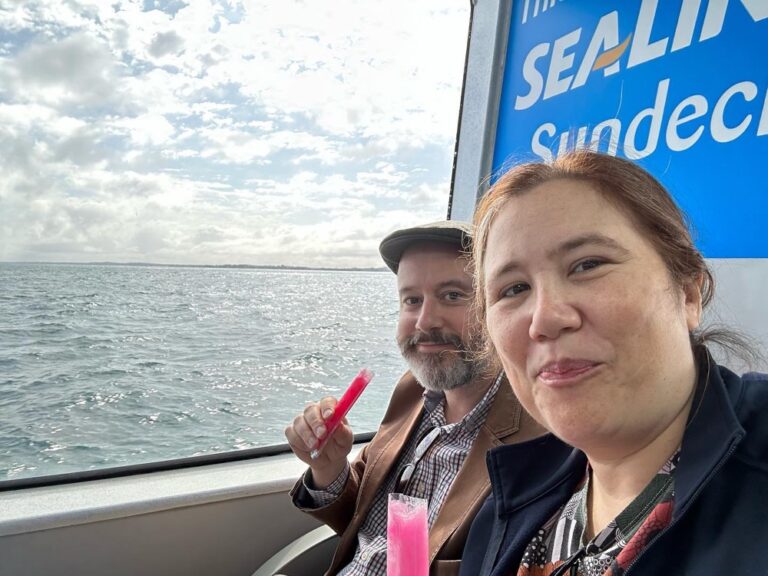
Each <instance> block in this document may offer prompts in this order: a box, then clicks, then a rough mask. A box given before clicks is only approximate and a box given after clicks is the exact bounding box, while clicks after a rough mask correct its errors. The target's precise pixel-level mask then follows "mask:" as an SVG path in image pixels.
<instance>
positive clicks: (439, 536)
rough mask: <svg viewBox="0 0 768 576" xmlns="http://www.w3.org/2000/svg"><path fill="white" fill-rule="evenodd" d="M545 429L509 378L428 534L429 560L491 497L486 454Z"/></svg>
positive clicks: (503, 382) (531, 436) (534, 435)
mask: <svg viewBox="0 0 768 576" xmlns="http://www.w3.org/2000/svg"><path fill="white" fill-rule="evenodd" d="M544 432H545V430H544V429H543V428H542V427H541V426H540V425H539V424H537V423H536V422H535V421H534V420H533V419H532V418H531V417H530V416H529V415H528V414H527V412H525V411H524V410H523V409H522V407H521V406H520V403H519V402H518V400H517V398H516V397H515V395H514V393H513V392H512V387H511V386H510V385H509V382H508V381H507V379H506V377H504V379H503V380H502V382H501V384H500V385H499V389H498V391H497V392H496V396H495V397H494V399H493V405H492V406H491V409H490V411H489V412H488V416H487V417H486V421H485V423H484V424H483V425H482V426H480V430H479V431H478V434H477V438H476V439H475V442H474V443H473V444H472V448H471V449H470V451H469V454H467V458H466V460H464V464H463V465H462V467H461V470H460V471H459V474H458V476H456V479H455V480H454V482H453V485H452V486H451V489H450V491H449V492H448V495H447V497H446V499H445V504H444V505H443V507H442V508H441V509H440V513H439V514H438V515H437V518H436V519H435V522H434V524H433V525H432V528H431V530H430V533H429V554H430V563H432V561H433V560H434V558H435V556H437V553H438V552H439V551H440V549H441V548H442V547H443V545H444V544H445V542H446V541H447V540H448V538H450V537H451V535H452V534H453V533H454V532H455V531H456V530H457V528H458V527H459V526H461V525H463V524H464V523H466V522H468V521H469V518H470V517H471V515H474V514H475V513H476V512H477V510H478V509H479V507H480V506H481V504H482V503H483V501H484V500H485V498H486V497H487V496H488V494H489V492H490V487H491V481H490V479H489V477H488V469H487V466H486V460H485V457H486V453H487V452H488V450H490V449H491V448H494V447H496V446H500V445H502V444H512V443H517V442H524V441H526V440H530V439H531V438H535V437H537V436H540V435H541V434H543V433H544Z"/></svg>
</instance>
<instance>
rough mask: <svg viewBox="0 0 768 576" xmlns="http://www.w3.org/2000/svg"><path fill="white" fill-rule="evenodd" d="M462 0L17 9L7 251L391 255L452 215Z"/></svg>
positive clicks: (1, 122) (5, 107) (113, 0)
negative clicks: (414, 227) (416, 232)
mask: <svg viewBox="0 0 768 576" xmlns="http://www.w3.org/2000/svg"><path fill="white" fill-rule="evenodd" d="M467 22H468V6H467V3H466V1H465V0H452V1H450V2H449V1H448V0H422V1H419V2H413V1H412V0H388V1H376V2H374V1H372V0H337V1H336V2H333V3H328V2H299V1H298V0H295V1H289V0H286V1H281V2H274V1H272V0H263V1H260V2H247V3H219V2H206V1H203V0H201V1H200V2H197V1H196V2H189V3H187V4H186V5H182V6H181V7H180V8H178V7H177V9H176V11H175V12H174V11H169V12H164V11H162V10H160V9H153V10H145V9H144V2H143V0H130V1H120V0H106V1H89V2H76V1H74V0H69V1H67V2H56V1H54V0H50V1H28V2H23V3H15V4H12V5H10V6H9V7H2V8H0V29H2V30H4V31H5V34H7V36H6V37H2V36H0V37H2V42H1V44H2V46H3V49H2V50H1V51H0V169H2V170H3V174H4V178H3V180H2V182H0V260H20V259H26V260H118V261H126V260H131V261H135V260H147V261H156V262H184V263H192V262H200V263H227V262H238V263H254V264H260V263H266V264H296V265H322V266H379V265H381V262H380V260H379V257H378V252H377V247H378V243H379V241H380V239H381V237H383V236H384V235H385V234H386V233H388V232H390V231H391V230H393V229H394V228H396V227H398V226H407V225H411V224H415V223H418V222H423V221H429V220H436V219H440V218H443V217H444V215H445V211H446V206H447V197H448V179H449V177H450V169H451V158H452V152H453V138H454V136H455V130H456V121H457V112H458V104H459V102H458V100H459V94H460V82H461V77H462V66H463V60H464V49H465V45H466V28H467Z"/></svg>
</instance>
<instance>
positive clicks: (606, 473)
mask: <svg viewBox="0 0 768 576" xmlns="http://www.w3.org/2000/svg"><path fill="white" fill-rule="evenodd" d="M475 224H476V226H477V232H476V240H475V245H474V258H475V266H476V271H477V284H478V290H477V293H476V298H477V300H478V302H477V303H478V310H479V312H480V314H481V315H482V318H483V319H484V336H485V339H486V343H487V349H488V351H489V354H490V355H491V357H492V358H495V359H497V360H498V361H500V362H501V365H502V366H503V368H504V370H505V371H506V373H507V375H508V376H509V379H510V382H511V383H512V386H513V388H514V390H515V393H516V394H517V396H518V398H519V399H520V401H521V403H522V404H523V406H524V407H525V408H526V409H527V410H528V412H529V413H530V414H531V415H532V416H533V417H534V418H535V419H536V420H538V421H539V423H541V424H542V425H544V426H545V427H546V428H548V429H549V430H550V431H551V432H552V434H549V435H546V436H544V437H543V438H541V439H537V440H533V441H531V442H527V443H525V444H520V445H516V446H503V447H500V448H496V449H494V450H492V451H491V452H490V453H489V457H488V466H489V470H490V476H491V479H492V484H493V492H492V495H491V497H489V499H488V501H487V502H486V503H485V505H484V506H483V508H482V509H481V511H480V512H479V514H478V516H477V517H476V519H475V522H474V524H473V526H472V528H471V531H470V534H469V539H468V541H467V544H466V547H465V551H464V558H463V561H462V569H461V574H462V575H470V574H494V575H504V576H508V575H518V576H523V575H548V574H583V575H589V576H592V575H599V574H610V575H612V576H617V575H619V574H624V573H625V572H628V571H630V568H631V574H633V575H635V574H637V575H641V574H648V575H660V574H697V575H698V574H747V573H749V574H757V573H760V574H768V567H766V566H768V564H767V563H766V560H765V559H764V556H765V554H766V551H768V386H766V383H768V377H766V376H765V375H761V374H749V375H745V376H743V377H739V376H737V375H735V374H734V373H732V372H730V371H729V370H727V369H726V368H723V367H721V366H718V365H717V364H716V363H715V362H714V360H713V359H712V357H711V356H710V354H709V352H708V351H707V349H706V347H705V342H706V341H707V334H706V333H700V332H699V331H698V328H699V325H700V321H701V315H702V310H703V309H704V308H706V306H707V305H708V304H709V303H710V301H711V300H712V296H713V279H712V276H711V274H710V272H709V270H708V269H707V265H706V263H705V261H704V259H703V258H702V256H701V254H700V253H699V252H698V251H697V250H696V248H695V247H694V246H693V243H692V241H691V237H690V234H689V232H688V230H687V228H686V225H685V221H684V217H683V215H682V214H681V212H680V211H679V209H678V208H677V207H676V205H675V203H674V202H673V200H672V199H671V198H670V196H669V194H668V193H667V192H666V190H664V188H663V187H662V186H661V185H660V184H659V183H658V182H657V181H656V180H655V179H654V178H653V177H652V176H651V175H650V174H648V173H647V172H645V171H644V170H642V169H641V168H639V167H638V166H636V165H635V164H633V163H631V162H629V161H626V160H621V159H618V158H614V157H611V156H605V155H601V154H597V153H593V152H575V153H571V154H569V155H564V156H561V157H560V158H558V159H557V160H555V161H554V162H553V163H552V164H551V165H545V164H527V165H522V166H520V167H517V168H514V169H513V170H511V171H510V172H508V173H507V174H505V175H504V176H502V177H501V178H500V179H499V181H498V182H497V183H496V184H495V185H494V186H493V187H492V188H491V190H490V191H489V192H488V194H487V195H486V196H485V197H484V198H483V200H482V201H481V203H480V205H479V206H478V209H477V212H476V214H475Z"/></svg>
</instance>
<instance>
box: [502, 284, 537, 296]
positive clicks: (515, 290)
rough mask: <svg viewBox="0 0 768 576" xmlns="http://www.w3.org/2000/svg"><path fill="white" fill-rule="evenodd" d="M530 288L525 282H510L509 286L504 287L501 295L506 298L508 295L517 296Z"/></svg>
mask: <svg viewBox="0 0 768 576" xmlns="http://www.w3.org/2000/svg"><path fill="white" fill-rule="evenodd" d="M530 288H531V287H530V286H529V285H528V284H526V283H525V282H518V283H517V284H512V286H510V287H509V288H505V289H504V291H503V292H502V293H501V295H502V296H503V297H506V298H508V297H510V296H518V295H519V294H522V293H523V292H525V291H526V290H529V289H530Z"/></svg>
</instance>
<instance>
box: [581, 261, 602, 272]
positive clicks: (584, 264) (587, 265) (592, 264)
mask: <svg viewBox="0 0 768 576" xmlns="http://www.w3.org/2000/svg"><path fill="white" fill-rule="evenodd" d="M603 264H605V261H603V260H599V259H597V258H588V259H587V260H582V261H581V262H579V263H578V264H576V266H574V267H573V271H574V272H587V271H589V270H593V269H595V268H597V267H599V266H602V265H603Z"/></svg>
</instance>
